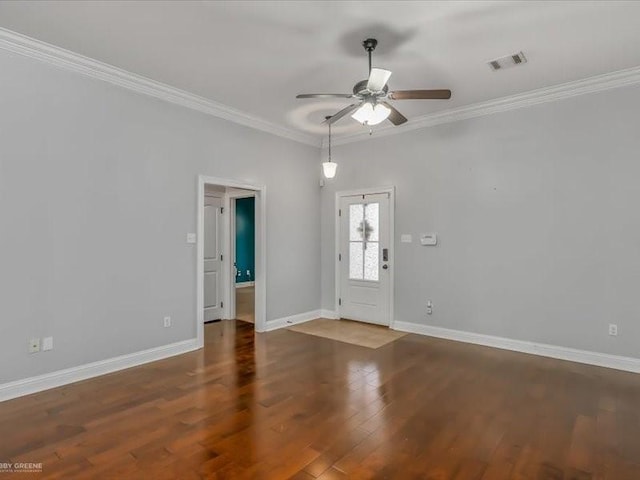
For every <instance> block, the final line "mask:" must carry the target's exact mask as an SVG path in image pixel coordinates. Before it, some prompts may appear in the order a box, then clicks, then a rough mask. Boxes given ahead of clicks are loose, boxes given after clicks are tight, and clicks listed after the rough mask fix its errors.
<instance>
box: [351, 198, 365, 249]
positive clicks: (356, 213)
mask: <svg viewBox="0 0 640 480" xmlns="http://www.w3.org/2000/svg"><path fill="white" fill-rule="evenodd" d="M363 217H364V205H363V204H361V203H357V204H355V205H349V240H350V241H352V242H354V241H356V242H357V241H362V240H363V237H362V219H363Z"/></svg>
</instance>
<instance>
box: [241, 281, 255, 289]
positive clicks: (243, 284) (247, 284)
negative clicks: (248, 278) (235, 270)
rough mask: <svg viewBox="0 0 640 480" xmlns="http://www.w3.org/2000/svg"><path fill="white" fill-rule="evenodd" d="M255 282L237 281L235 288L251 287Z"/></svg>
mask: <svg viewBox="0 0 640 480" xmlns="http://www.w3.org/2000/svg"><path fill="white" fill-rule="evenodd" d="M255 284H256V282H238V283H236V288H245V287H253V286H255Z"/></svg>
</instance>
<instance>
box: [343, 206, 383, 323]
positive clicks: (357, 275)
mask: <svg viewBox="0 0 640 480" xmlns="http://www.w3.org/2000/svg"><path fill="white" fill-rule="evenodd" d="M339 208H340V209H339V215H340V217H339V218H340V235H339V238H340V251H339V261H340V263H339V265H340V297H339V305H338V309H339V314H340V317H341V318H347V319H350V320H359V321H362V322H367V323H375V324H378V325H389V323H390V319H391V312H390V308H389V305H390V302H389V300H390V296H391V292H390V285H391V283H390V278H389V276H390V269H389V268H390V262H389V260H390V258H391V257H390V254H391V253H390V251H389V243H390V242H389V239H390V235H391V232H390V226H389V218H390V215H389V208H390V202H389V194H387V193H380V194H373V195H357V196H345V197H341V198H340V207H339Z"/></svg>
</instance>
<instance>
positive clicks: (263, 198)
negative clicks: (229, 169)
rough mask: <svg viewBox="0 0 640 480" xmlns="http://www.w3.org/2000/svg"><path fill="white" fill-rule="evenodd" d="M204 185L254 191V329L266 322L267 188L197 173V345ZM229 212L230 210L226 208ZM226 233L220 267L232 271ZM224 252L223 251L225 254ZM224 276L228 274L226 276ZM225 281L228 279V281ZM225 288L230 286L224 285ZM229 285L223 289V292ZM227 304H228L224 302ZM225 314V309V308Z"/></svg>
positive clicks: (201, 298)
mask: <svg viewBox="0 0 640 480" xmlns="http://www.w3.org/2000/svg"><path fill="white" fill-rule="evenodd" d="M205 185H218V186H222V187H228V188H242V189H244V190H253V191H254V192H255V198H256V265H255V268H256V272H255V281H256V284H255V288H256V290H255V296H256V297H255V298H256V301H255V318H256V320H255V330H256V332H264V331H265V329H266V324H267V289H266V286H267V187H266V185H258V184H251V183H247V182H244V181H241V180H234V179H229V178H219V177H211V176H207V175H198V195H197V197H198V199H197V201H198V204H197V209H196V210H197V214H196V228H197V230H196V247H197V254H196V339H197V344H198V347H199V348H202V347H203V346H204V242H203V239H204V190H205ZM227 212H229V210H227ZM223 222H224V224H225V230H226V233H229V230H230V228H229V216H228V215H226V216H224V217H223ZM227 237H229V235H225V238H226V242H227V243H226V244H225V248H224V253H226V256H225V257H224V260H223V269H224V270H225V272H226V273H229V272H230V271H231V269H230V266H231V255H229V253H228V250H229V249H228V242H229V241H230V240H229V239H228V238H227ZM224 253H223V254H224ZM225 276H226V277H227V279H228V278H229V275H226V274H225ZM226 283H228V280H227V282H226ZM226 287H229V286H228V285H226ZM229 291H230V288H226V292H227V294H228V292H229ZM227 307H228V304H227ZM224 311H225V313H228V310H227V309H226V308H225V310H224Z"/></svg>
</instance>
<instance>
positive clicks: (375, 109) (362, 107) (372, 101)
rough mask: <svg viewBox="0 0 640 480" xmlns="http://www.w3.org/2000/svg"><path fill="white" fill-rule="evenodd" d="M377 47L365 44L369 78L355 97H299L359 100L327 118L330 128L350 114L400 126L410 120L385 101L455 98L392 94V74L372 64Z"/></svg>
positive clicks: (444, 93)
mask: <svg viewBox="0 0 640 480" xmlns="http://www.w3.org/2000/svg"><path fill="white" fill-rule="evenodd" d="M377 45H378V41H377V40H376V39H375V38H367V39H366V40H365V41H364V42H362V46H363V47H364V49H365V51H366V52H367V54H368V56H369V78H368V79H367V80H361V81H360V82H358V83H356V84H355V86H354V87H353V94H350V93H303V94H300V95H297V96H296V98H355V99H356V100H357V101H356V103H353V104H351V105H349V106H348V107H345V108H343V109H342V110H340V111H339V112H338V113H336V114H335V115H332V116H330V117H326V120H325V123H328V124H329V126H331V124H332V123H335V122H337V121H338V120H340V119H341V118H342V117H346V116H347V115H351V118H353V119H354V120H356V121H357V122H358V123H361V124H363V125H366V126H373V125H378V124H380V123H382V122H384V121H385V120H387V119H388V120H389V121H390V122H391V123H392V124H394V125H396V126H398V125H402V124H403V123H405V122H406V121H407V118H406V117H405V116H404V115H402V114H401V113H400V112H399V111H398V110H396V108H395V107H393V106H392V105H390V104H389V103H388V102H386V101H385V99H390V100H447V99H449V98H451V90H397V91H393V92H389V86H388V85H387V82H388V81H389V78H391V71H390V70H385V69H383V68H373V66H372V63H371V54H372V53H373V51H374V50H375V49H376V46H377ZM329 135H331V132H329ZM329 149H331V142H329ZM325 163H327V162H325ZM334 175H335V172H334ZM327 178H331V177H327Z"/></svg>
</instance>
